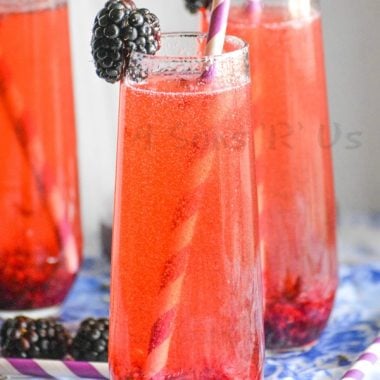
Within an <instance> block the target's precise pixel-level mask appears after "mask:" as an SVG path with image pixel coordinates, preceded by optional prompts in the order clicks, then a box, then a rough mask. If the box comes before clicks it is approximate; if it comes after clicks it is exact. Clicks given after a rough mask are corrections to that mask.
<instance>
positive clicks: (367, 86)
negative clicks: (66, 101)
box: [70, 0, 380, 378]
mask: <svg viewBox="0 0 380 380" xmlns="http://www.w3.org/2000/svg"><path fill="white" fill-rule="evenodd" d="M104 1H105V0H71V1H70V3H71V22H72V40H73V52H74V73H75V80H76V84H75V89H76V100H77V120H78V136H79V147H80V172H81V185H82V209H83V222H84V230H85V236H86V247H87V250H89V251H94V250H95V249H96V248H95V247H97V245H98V231H99V224H100V222H101V221H102V220H105V221H110V220H111V215H112V203H113V199H112V198H113V186H114V163H115V147H116V124H117V106H118V105H117V92H118V88H117V86H116V85H114V86H111V85H108V84H106V83H102V81H101V80H99V79H97V78H96V76H95V74H94V69H93V65H92V63H91V56H90V49H89V45H90V33H91V27H92V22H93V18H94V16H95V14H96V12H97V10H98V9H100V8H101V6H102V5H103V3H104ZM137 4H138V5H139V6H146V7H148V8H150V9H151V10H152V11H154V12H155V13H156V14H157V15H158V16H159V17H160V19H161V22H162V26H163V30H165V31H173V30H183V31H184V30H194V29H196V28H197V26H198V20H197V18H196V17H194V16H190V15H188V14H187V13H186V11H185V10H184V6H183V0H154V1H153V0H145V1H144V0H140V1H137ZM322 5H323V13H324V28H325V29H324V31H325V45H326V59H327V69H328V83H329V92H330V103H331V107H330V108H331V120H332V122H333V123H334V125H339V127H340V130H341V136H340V138H339V139H338V141H337V142H336V144H335V145H334V151H335V168H336V170H335V173H336V182H337V196H338V200H339V205H340V208H341V209H342V210H343V211H346V212H349V211H351V210H362V211H367V210H375V209H377V210H380V170H379V169H378V161H379V159H380V157H379V155H380V153H379V152H380V125H379V120H380V107H379V105H380V49H379V43H378V35H379V32H380V23H379V21H378V20H380V1H379V0H333V1H331V0H323V1H322ZM334 131H335V129H334ZM350 134H351V135H350ZM350 138H351V139H355V140H356V141H358V142H359V144H360V146H359V147H358V148H356V149H350V146H351V145H352V143H351V142H350V141H349V139H350ZM379 378H380V377H379Z"/></svg>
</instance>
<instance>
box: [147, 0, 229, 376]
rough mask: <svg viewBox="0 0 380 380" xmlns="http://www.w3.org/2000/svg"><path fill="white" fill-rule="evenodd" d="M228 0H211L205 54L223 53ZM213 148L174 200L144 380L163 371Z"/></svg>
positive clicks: (195, 165) (199, 160) (202, 153)
mask: <svg viewBox="0 0 380 380" xmlns="http://www.w3.org/2000/svg"><path fill="white" fill-rule="evenodd" d="M229 9H230V0H214V1H213V4H212V10H211V22H210V29H209V34H208V38H207V46H206V55H217V54H221V53H222V52H223V46H224V39H225V33H226V29H227V20H228V13H229ZM214 157H215V150H214V148H211V149H210V147H206V148H205V149H204V150H203V151H200V152H198V157H195V159H194V162H192V163H191V168H190V169H189V173H188V175H189V182H188V188H187V189H186V191H185V193H186V194H185V195H184V196H183V197H182V199H181V200H180V202H179V203H178V206H177V209H176V212H175V213H174V217H173V231H172V234H173V236H172V248H171V250H172V252H173V255H172V256H171V257H170V259H169V260H168V261H167V262H166V265H165V270H164V272H163V274H162V285H161V289H160V292H159V295H158V312H157V315H158V317H157V319H156V320H155V322H154V324H153V327H152V331H151V338H150V344H149V348H148V357H147V361H146V363H145V367H144V375H145V378H147V379H160V378H161V377H162V375H163V374H164V371H165V367H166V364H167V360H168V355H169V350H170V344H171V340H172V337H173V333H174V329H175V322H176V317H177V312H178V309H179V307H180V302H181V294H182V287H183V282H184V279H185V276H186V271H187V263H188V259H189V253H190V252H191V247H192V242H193V238H194V234H195V230H196V225H197V220H198V216H199V212H200V210H201V208H202V199H203V194H204V191H205V187H206V185H207V180H208V179H209V177H210V173H211V171H212V167H213V164H214Z"/></svg>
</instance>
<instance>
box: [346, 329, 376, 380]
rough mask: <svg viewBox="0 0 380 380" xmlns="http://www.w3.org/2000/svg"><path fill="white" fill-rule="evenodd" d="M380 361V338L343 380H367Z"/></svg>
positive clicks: (360, 357) (361, 356) (362, 355)
mask: <svg viewBox="0 0 380 380" xmlns="http://www.w3.org/2000/svg"><path fill="white" fill-rule="evenodd" d="M379 361H380V336H378V337H377V338H376V339H375V341H374V342H373V343H372V344H371V345H370V346H369V347H368V348H367V349H366V350H365V351H364V353H363V354H361V355H360V356H359V358H358V359H357V361H356V362H355V363H354V365H353V366H352V367H351V369H350V370H349V371H347V372H346V373H345V374H344V375H343V377H342V380H365V378H366V376H367V375H368V374H369V372H370V371H371V370H372V368H373V366H374V365H375V364H376V363H378V362H379Z"/></svg>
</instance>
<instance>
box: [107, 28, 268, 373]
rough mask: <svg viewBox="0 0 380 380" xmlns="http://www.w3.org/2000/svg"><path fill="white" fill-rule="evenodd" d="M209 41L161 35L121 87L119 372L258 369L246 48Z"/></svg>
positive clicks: (115, 324)
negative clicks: (220, 47)
mask: <svg viewBox="0 0 380 380" xmlns="http://www.w3.org/2000/svg"><path fill="white" fill-rule="evenodd" d="M204 47H205V36H204V35H200V34H164V35H163V36H162V47H161V50H160V51H159V54H158V55H156V56H145V55H142V54H137V53H134V54H133V55H132V57H131V60H130V62H131V64H132V68H130V69H129V73H128V74H127V76H126V78H125V79H124V80H123V81H122V84H121V90H120V116H119V139H118V155H117V175H116V203H115V216H114V236H113V252H112V255H113V256H112V283H111V322H110V326H111V327H110V345H109V358H110V366H111V374H112V378H113V379H126V378H134V379H142V378H160V379H185V378H186V379H231V380H232V379H261V378H262V365H263V325H262V287H261V276H260V274H261V272H260V260H259V254H258V241H257V233H256V227H257V224H256V222H257V209H256V195H255V191H254V170H253V142H252V137H253V136H252V132H253V131H252V127H251V126H252V123H251V120H250V119H251V107H250V101H251V98H250V97H251V89H250V77H249V68H248V48H247V46H246V45H245V43H244V42H243V41H241V40H239V39H237V38H235V37H227V39H226V44H225V53H224V54H223V55H220V56H216V57H212V58H211V57H207V58H206V57H204V56H203V51H204ZM210 65H211V66H212V68H213V69H212V76H210V75H209V76H207V77H204V75H203V74H204V72H205V70H206V69H207V68H209V67H210ZM134 78H137V81H135V80H134ZM155 376H159V377H155Z"/></svg>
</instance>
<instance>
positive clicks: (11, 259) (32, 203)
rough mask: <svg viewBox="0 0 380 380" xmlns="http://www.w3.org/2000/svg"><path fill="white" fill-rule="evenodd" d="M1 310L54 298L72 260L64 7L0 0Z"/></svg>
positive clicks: (71, 136)
mask: <svg viewBox="0 0 380 380" xmlns="http://www.w3.org/2000/svg"><path fill="white" fill-rule="evenodd" d="M0 133H1V139H0V215H1V218H0V230H1V231H2V233H1V235H0V258H1V260H0V310H1V311H12V310H14V311H21V310H22V311H24V310H26V311H30V310H32V309H45V308H52V307H56V306H58V305H60V304H61V303H62V301H63V299H64V298H65V296H66V294H67V292H68V291H69V289H70V287H71V285H72V282H73V280H74V278H75V275H76V273H77V271H78V269H79V264H80V260H81V232H80V218H79V194H78V182H77V158H76V137H75V124H74V109H73V94H72V80H71V62H70V48H69V30H68V19H67V5H66V4H65V2H64V1H57V2H56V5H55V6H54V7H52V2H51V1H46V2H43V1H23V2H18V3H17V4H15V2H14V1H9V0H0Z"/></svg>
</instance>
